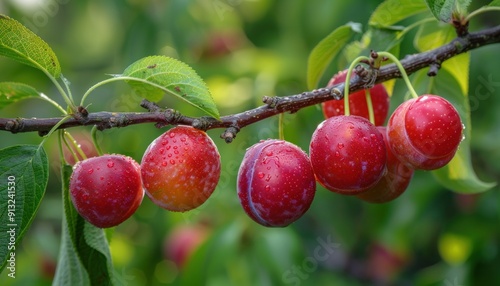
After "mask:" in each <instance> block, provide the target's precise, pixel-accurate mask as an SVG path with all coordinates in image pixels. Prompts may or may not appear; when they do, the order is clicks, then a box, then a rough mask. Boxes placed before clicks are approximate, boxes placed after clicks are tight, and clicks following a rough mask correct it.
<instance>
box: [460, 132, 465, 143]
mask: <svg viewBox="0 0 500 286" xmlns="http://www.w3.org/2000/svg"><path fill="white" fill-rule="evenodd" d="M464 140H465V134H462V139H460V142H462V141H464Z"/></svg>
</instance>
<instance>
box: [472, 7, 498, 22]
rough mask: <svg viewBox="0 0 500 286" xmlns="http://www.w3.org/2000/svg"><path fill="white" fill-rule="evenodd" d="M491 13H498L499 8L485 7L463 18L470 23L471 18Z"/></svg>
mask: <svg viewBox="0 0 500 286" xmlns="http://www.w3.org/2000/svg"><path fill="white" fill-rule="evenodd" d="M491 11H500V7H498V6H485V7H482V8H479V9H477V10H476V11H474V12H472V13H470V14H469V15H467V17H466V18H465V20H467V21H470V19H471V18H472V17H475V16H477V15H479V14H482V13H484V12H491Z"/></svg>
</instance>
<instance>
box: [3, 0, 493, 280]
mask: <svg viewBox="0 0 500 286" xmlns="http://www.w3.org/2000/svg"><path fill="white" fill-rule="evenodd" d="M380 2H381V1H367V0H352V1H329V0H317V1H305V0H300V1H276V0H189V1H185V0H170V1H160V0H150V1H147V0H126V1H98V0H79V1H75V0H45V1H44V0H22V1H21V0H3V1H2V2H0V12H1V13H2V14H7V15H9V16H10V17H12V18H15V19H17V20H18V21H19V22H21V23H23V24H24V25H26V26H27V27H28V28H30V29H31V30H33V31H34V32H35V33H37V34H38V35H39V36H40V37H41V38H43V39H44V40H45V41H46V42H48V43H49V45H50V46H51V47H52V48H53V49H54V51H55V53H56V54H57V55H58V57H59V59H60V61H61V65H62V68H63V74H64V76H65V77H66V78H67V79H69V80H70V81H71V88H72V92H73V96H74V97H75V98H77V99H79V98H80V97H81V95H82V94H83V93H84V92H85V91H86V90H87V89H88V88H89V87H90V86H92V85H93V84H95V83H97V82H98V81H101V80H104V79H107V78H108V77H109V74H118V73H121V72H122V71H123V70H124V69H125V68H126V67H127V66H128V65H129V64H131V63H132V62H134V61H136V60H138V59H140V58H142V57H146V56H148V55H166V56H170V57H174V58H177V59H179V60H181V61H183V62H185V63H187V64H189V65H190V66H192V67H193V68H194V69H195V70H196V71H197V72H198V73H199V75H200V76H201V77H202V78H203V79H204V80H205V81H206V82H207V84H208V86H209V88H210V90H211V91H212V94H213V97H214V99H215V101H216V103H217V105H218V107H219V109H220V112H221V115H227V114H233V113H238V112H242V111H245V110H248V109H251V108H254V107H257V106H259V105H261V104H262V103H261V98H262V96H264V95H271V96H273V95H279V96H284V95H291V94H297V93H300V92H302V91H305V90H306V67H307V58H308V55H309V52H310V51H311V49H312V48H313V47H314V46H315V45H316V44H317V43H318V42H319V41H320V40H321V39H322V38H323V37H325V36H326V35H328V34H329V33H330V32H331V31H333V30H334V29H335V28H336V27H338V26H340V25H343V24H345V23H347V22H349V21H352V22H359V23H361V24H362V25H363V28H364V29H366V25H367V21H368V19H369V16H370V14H371V13H372V11H373V10H374V9H375V8H376V7H377V5H378V4H380ZM487 2H488V1H474V3H473V7H476V8H477V7H480V6H481V5H484V4H485V3H487ZM494 16H495V15H490V14H486V15H485V16H484V17H481V18H476V19H475V21H474V22H473V23H472V24H471V29H472V30H477V29H480V28H481V27H484V26H492V25H497V24H498V21H497V20H498V17H496V18H495V17H494ZM414 20H415V19H410V20H408V21H407V22H404V23H402V24H405V25H407V24H410V23H412V21H414ZM495 21H496V22H495ZM412 35H413V34H412V33H410V34H408V36H407V37H406V40H405V41H404V42H403V44H402V48H401V55H402V56H404V55H406V54H410V53H414V52H415V49H414V47H413V42H412ZM497 56H498V46H489V47H484V48H481V49H480V50H474V51H473V52H472V65H471V76H470V92H469V98H470V103H471V110H472V124H473V129H472V156H473V161H474V168H475V169H476V172H477V173H478V176H479V177H480V178H481V179H482V180H484V181H488V182H491V181H500V172H499V170H500V148H498V142H500V127H499V126H500V124H499V122H500V113H499V112H498V106H500V75H499V74H498V60H497ZM339 65H340V64H339V63H338V61H337V62H333V63H332V65H331V66H330V68H329V71H328V76H325V78H324V79H323V80H322V82H321V85H326V83H327V81H328V78H329V77H330V76H331V75H333V74H334V73H335V72H337V71H338V70H339V69H344V68H345V66H339ZM0 80H1V81H18V82H25V83H29V84H31V85H32V86H34V87H36V88H37V89H38V90H39V91H42V92H44V93H45V94H47V95H49V96H50V97H52V98H53V99H55V100H56V101H58V102H60V103H61V104H62V103H63V102H62V100H61V97H60V96H59V94H58V93H57V90H55V88H54V87H53V86H52V85H51V83H50V81H49V80H47V79H46V78H45V77H44V76H43V74H42V73H41V72H39V71H37V70H35V69H32V68H29V67H26V66H22V65H20V64H18V63H16V62H13V61H11V60H8V59H5V58H0ZM404 93H405V91H404V85H403V84H402V82H399V81H398V82H397V84H396V87H395V90H394V97H393V98H392V100H391V110H393V109H395V108H396V107H397V105H398V104H399V103H400V102H401V98H402V97H401V94H404ZM140 100H141V98H140V97H139V96H137V95H136V94H134V93H133V92H132V90H131V89H129V88H128V87H127V86H126V84H124V83H113V84H109V85H105V86H103V87H100V88H99V89H97V90H96V91H94V92H93V93H92V94H91V95H90V97H89V98H88V99H87V102H88V103H92V104H91V105H90V106H89V107H88V109H89V111H90V112H95V111H103V110H105V111H144V110H142V109H141V107H140V106H139V103H140ZM160 105H162V106H168V107H171V108H175V109H177V110H180V111H181V112H183V113H184V114H187V115H190V116H201V115H203V114H201V113H200V112H199V111H197V110H196V109H194V108H192V107H190V106H186V105H185V104H183V102H180V101H178V100H177V99H174V98H166V99H164V101H162V102H161V103H160ZM58 115H59V114H58V111H57V110H56V109H54V108H53V107H52V106H50V105H48V104H46V103H41V102H40V101H37V100H29V101H22V102H19V103H17V104H14V105H12V106H10V107H8V108H7V109H3V110H0V116H1V117H18V116H20V117H32V116H33V117H51V116H58ZM322 120H323V115H322V112H321V109H320V108H319V107H318V106H312V107H309V108H305V109H303V110H300V111H299V112H297V113H295V114H286V116H285V121H284V122H285V126H284V127H285V130H284V131H285V138H286V140H287V141H290V142H292V143H294V144H296V145H298V146H300V147H301V148H302V149H304V150H308V149H309V148H308V146H309V139H310V136H311V135H312V133H313V131H314V130H315V128H316V126H317V124H318V123H319V122H321V121H322ZM89 130H90V129H89V128H72V129H71V130H70V132H71V133H72V134H73V135H74V136H75V137H76V138H77V139H78V138H82V139H81V140H83V141H81V144H82V145H83V148H84V149H85V148H87V147H85V146H88V148H91V145H90V143H88V142H86V141H85V140H88V137H87V136H88V135H87V134H88V132H89ZM164 131H166V129H162V130H159V129H156V128H155V127H154V126H153V125H152V124H143V125H140V126H138V125H136V126H131V127H127V128H122V129H112V130H106V131H104V132H101V133H100V134H99V137H98V138H99V142H100V144H101V146H102V148H103V150H105V152H107V153H121V154H125V155H128V156H131V157H132V158H134V159H135V160H137V161H139V162H140V160H141V158H142V154H143V152H144V150H145V149H146V148H147V146H148V145H149V143H150V142H151V141H152V140H153V139H155V138H156V137H158V136H159V135H160V134H161V133H163V132H164ZM222 131H223V130H210V131H209V132H208V133H209V135H210V136H211V137H212V138H213V140H214V141H215V143H216V144H217V146H218V148H219V151H220V154H221V158H222V173H221V180H220V182H219V185H218V187H217V189H216V191H215V192H214V194H213V195H212V197H211V198H210V199H209V200H208V201H207V202H206V203H205V204H204V205H202V206H201V207H200V208H199V209H196V210H194V211H191V212H187V213H182V214H180V213H171V212H167V211H165V210H163V209H160V208H159V207H157V206H155V205H154V204H153V203H151V201H150V200H149V199H148V198H147V197H146V198H145V199H144V201H143V203H142V205H141V206H140V208H139V209H138V211H137V213H136V214H134V215H133V216H132V217H131V218H130V219H129V220H127V221H126V222H125V223H123V224H121V225H120V226H118V227H117V228H116V229H115V232H114V235H113V239H112V241H111V252H112V257H113V261H114V264H115V268H116V275H117V276H118V277H119V278H120V280H121V281H122V282H123V283H124V284H125V285H241V286H244V285H446V286H459V285H500V275H499V274H498V269H500V256H499V251H500V249H499V246H500V207H499V205H500V194H499V192H498V191H499V187H495V188H494V189H492V190H490V191H488V192H486V193H483V194H479V195H459V194H456V193H453V192H451V191H449V190H446V189H443V188H442V187H441V186H440V185H439V184H438V183H437V182H436V181H435V179H434V178H433V176H432V175H431V174H430V173H427V172H423V171H418V172H416V173H415V176H414V178H413V180H412V182H411V184H410V186H409V188H408V190H407V191H406V192H405V193H404V194H403V195H402V196H401V197H400V198H398V199H397V200H395V201H393V202H390V203H387V204H383V205H373V204H368V203H364V202H362V201H360V200H357V199H356V198H352V197H347V196H341V195H338V194H334V193H331V192H329V191H327V190H325V189H323V188H322V187H320V186H319V185H318V189H317V194H316V197H315V200H314V202H313V204H312V206H311V208H310V210H309V211H308V212H307V214H306V215H305V216H304V217H302V218H301V219H300V220H299V221H297V222H296V223H294V224H293V225H291V226H289V227H286V228H279V229H269V228H264V227H261V226H259V225H258V224H256V223H255V222H253V221H251V220H250V219H249V218H248V217H247V216H246V214H245V213H244V212H243V209H242V208H241V206H240V204H239V201H238V199H237V195H236V176H237V172H238V168H239V165H240V163H241V159H242V158H243V155H244V153H245V150H246V148H248V147H250V146H251V145H253V144H255V143H257V142H258V141H259V140H260V139H267V138H277V137H278V119H277V118H269V119H266V120H263V121H261V122H259V123H256V124H253V125H251V126H249V127H246V128H244V129H243V130H242V131H241V132H240V133H239V134H238V137H237V138H236V140H235V141H234V142H233V143H232V144H226V143H224V142H223V140H221V139H219V134H220V133H221V132H222ZM40 141H41V139H40V138H39V137H38V135H37V134H35V133H33V134H16V135H12V134H10V133H6V132H2V133H1V134H0V148H4V147H7V146H10V145H13V144H23V143H31V144H38V143H39V142H40ZM45 147H46V150H47V152H48V153H49V156H50V163H51V173H50V181H49V186H48V189H47V192H46V195H45V198H44V199H43V202H42V204H41V207H40V209H39V211H38V215H37V217H36V219H35V221H34V223H33V225H32V227H31V229H30V230H29V231H28V233H27V234H26V235H25V238H24V240H23V242H22V245H21V247H20V249H19V250H18V251H17V263H18V264H17V273H16V274H17V275H16V276H17V277H16V279H10V278H8V277H7V275H6V271H4V272H3V273H2V274H1V275H0V285H50V284H51V282H52V278H53V275H54V271H55V265H56V263H57V256H58V251H59V242H60V229H61V218H62V203H61V187H60V175H59V173H58V164H57V161H58V160H59V159H58V157H57V155H58V153H57V142H56V140H54V139H51V140H50V141H49V142H48V143H47V144H46V146H45Z"/></svg>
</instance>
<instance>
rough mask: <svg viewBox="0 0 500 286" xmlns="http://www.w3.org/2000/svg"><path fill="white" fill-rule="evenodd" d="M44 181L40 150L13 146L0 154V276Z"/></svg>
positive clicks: (29, 220) (34, 209)
mask: <svg viewBox="0 0 500 286" xmlns="http://www.w3.org/2000/svg"><path fill="white" fill-rule="evenodd" d="M48 180H49V164H48V159H47V154H46V153H45V150H44V149H43V147H41V146H37V145H17V146H11V147H7V148H4V149H1V150H0V196H1V198H0V245H2V246H3V247H1V248H0V272H1V271H2V270H3V269H4V268H5V266H6V265H7V262H8V261H7V260H8V259H9V258H10V254H11V253H15V252H16V248H17V247H18V244H19V242H20V241H21V239H22V238H23V235H24V234H25V232H26V231H27V230H28V228H29V226H30V225H31V223H32V222H33V219H34V218H35V215H36V212H37V210H38V207H39V206H40V203H41V201H42V198H43V196H44V194H45V188H46V187H47V182H48Z"/></svg>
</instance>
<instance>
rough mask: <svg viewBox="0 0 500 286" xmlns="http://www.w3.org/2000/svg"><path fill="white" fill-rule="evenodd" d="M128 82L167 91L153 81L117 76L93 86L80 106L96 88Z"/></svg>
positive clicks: (83, 97)
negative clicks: (144, 84)
mask: <svg viewBox="0 0 500 286" xmlns="http://www.w3.org/2000/svg"><path fill="white" fill-rule="evenodd" d="M126 80H129V81H137V82H142V83H146V84H148V85H151V86H153V87H157V88H159V89H161V90H165V91H167V90H166V89H165V87H164V86H161V85H159V84H155V83H153V82H151V81H148V80H146V79H141V78H136V77H130V76H116V77H113V78H110V79H106V80H103V81H101V82H98V83H96V84H94V85H93V86H91V87H90V88H89V89H88V90H87V91H86V92H85V94H84V95H83V96H82V100H81V102H80V106H83V103H84V102H85V99H87V96H89V94H90V93H91V92H92V91H94V90H95V89H96V88H98V87H100V86H103V85H105V84H108V83H111V82H115V81H126Z"/></svg>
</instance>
